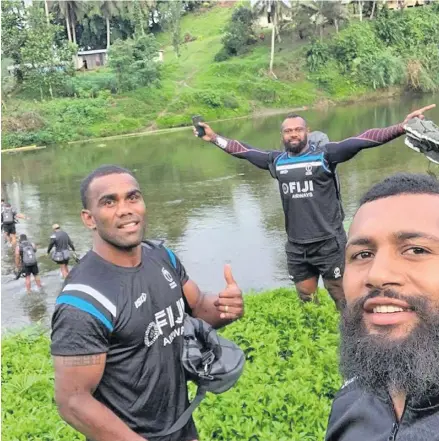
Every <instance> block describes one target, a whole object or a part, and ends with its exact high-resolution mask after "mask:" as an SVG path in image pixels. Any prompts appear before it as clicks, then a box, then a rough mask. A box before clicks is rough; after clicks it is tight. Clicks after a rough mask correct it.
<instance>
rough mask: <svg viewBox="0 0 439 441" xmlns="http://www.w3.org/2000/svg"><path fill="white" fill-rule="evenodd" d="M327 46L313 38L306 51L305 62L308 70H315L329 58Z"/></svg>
mask: <svg viewBox="0 0 439 441" xmlns="http://www.w3.org/2000/svg"><path fill="white" fill-rule="evenodd" d="M330 56H331V54H330V52H329V47H328V45H327V44H325V43H321V42H320V41H318V40H315V41H313V42H312V43H311V45H310V46H309V48H308V50H307V51H306V64H307V66H308V70H309V71H310V72H316V71H317V70H319V69H320V68H322V67H323V66H324V65H325V64H326V63H327V62H328V60H329V59H330Z"/></svg>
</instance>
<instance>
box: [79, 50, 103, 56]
mask: <svg viewBox="0 0 439 441" xmlns="http://www.w3.org/2000/svg"><path fill="white" fill-rule="evenodd" d="M106 53H107V49H96V50H93V51H79V52H78V55H94V54H106Z"/></svg>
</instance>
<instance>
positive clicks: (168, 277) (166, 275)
mask: <svg viewBox="0 0 439 441" xmlns="http://www.w3.org/2000/svg"><path fill="white" fill-rule="evenodd" d="M162 274H163V277H164V278H165V279H166V280H167V281H168V282H169V287H170V288H171V289H174V288H175V287H176V286H177V284H176V283H175V282H174V279H173V278H172V276H171V273H170V272H169V271H168V270H167V269H166V268H162Z"/></svg>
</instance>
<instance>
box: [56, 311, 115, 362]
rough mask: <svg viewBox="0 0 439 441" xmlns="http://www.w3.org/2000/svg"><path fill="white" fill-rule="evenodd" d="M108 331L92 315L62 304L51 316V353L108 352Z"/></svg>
mask: <svg viewBox="0 0 439 441" xmlns="http://www.w3.org/2000/svg"><path fill="white" fill-rule="evenodd" d="M109 338H110V331H109V330H108V328H107V327H106V326H105V325H104V324H103V323H102V322H101V321H100V320H99V319H98V318H96V317H94V316H93V315H91V314H89V313H87V312H85V311H82V310H80V309H77V308H75V307H74V306H70V305H66V304H62V305H57V306H56V308H55V312H54V314H53V317H52V335H51V340H52V344H51V353H52V355H60V356H73V355H92V354H101V353H104V352H108V348H109Z"/></svg>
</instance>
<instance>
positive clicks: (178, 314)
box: [144, 297, 184, 348]
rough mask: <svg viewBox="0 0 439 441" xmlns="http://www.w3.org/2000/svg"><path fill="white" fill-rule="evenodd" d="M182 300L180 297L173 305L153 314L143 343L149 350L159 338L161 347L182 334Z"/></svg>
mask: <svg viewBox="0 0 439 441" xmlns="http://www.w3.org/2000/svg"><path fill="white" fill-rule="evenodd" d="M183 321H184V300H183V299H182V298H181V297H180V298H179V299H178V300H177V301H176V302H175V303H173V304H171V305H169V306H168V307H167V308H165V309H162V310H160V311H159V312H156V313H155V314H154V321H152V322H151V323H150V324H149V325H148V326H147V327H146V330H145V337H144V342H145V345H146V346H147V347H148V348H149V347H151V346H152V345H153V344H154V343H155V342H156V341H157V340H158V339H159V337H162V339H161V340H162V343H163V346H167V345H169V344H171V343H172V342H173V341H174V339H175V338H176V337H179V336H182V335H183V334H184V325H183Z"/></svg>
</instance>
